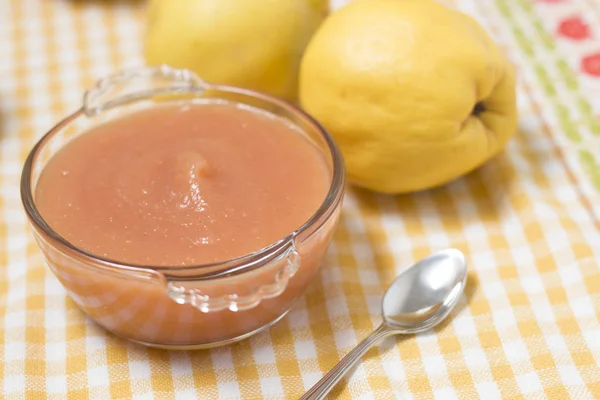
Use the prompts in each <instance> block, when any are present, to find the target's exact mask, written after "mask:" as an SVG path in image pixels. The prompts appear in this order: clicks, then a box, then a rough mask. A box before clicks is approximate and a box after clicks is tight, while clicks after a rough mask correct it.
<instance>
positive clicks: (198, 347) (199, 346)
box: [117, 308, 291, 350]
mask: <svg viewBox="0 0 600 400" xmlns="http://www.w3.org/2000/svg"><path fill="white" fill-rule="evenodd" d="M290 310H291V308H288V309H287V310H286V311H284V312H283V314H281V315H280V316H279V317H277V318H275V319H274V320H273V321H271V322H269V323H268V324H266V325H264V326H261V327H260V328H258V329H255V330H253V331H251V332H248V333H244V334H243V335H240V336H236V337H234V338H231V339H226V340H221V341H218V342H211V343H202V344H162V343H151V342H144V341H141V340H135V339H127V338H123V337H122V336H119V335H117V336H119V337H121V338H122V339H125V340H129V341H130V342H133V343H137V344H141V345H143V346H148V347H154V348H157V349H163V350H201V349H210V348H213V347H220V346H226V345H228V344H231V343H235V342H239V341H240V340H244V339H247V338H249V337H250V336H252V335H255V334H257V333H259V332H260V331H263V330H265V329H267V328H269V327H271V326H272V325H275V324H276V323H277V322H279V321H281V320H282V319H283V317H285V316H286V315H287V313H288V312H290Z"/></svg>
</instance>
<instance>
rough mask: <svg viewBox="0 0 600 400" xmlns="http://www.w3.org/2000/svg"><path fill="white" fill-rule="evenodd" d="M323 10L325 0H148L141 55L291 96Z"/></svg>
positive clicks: (219, 80) (212, 77)
mask: <svg viewBox="0 0 600 400" xmlns="http://www.w3.org/2000/svg"><path fill="white" fill-rule="evenodd" d="M328 10H329V8H328V2H327V0H150V2H149V4H148V9H147V18H148V20H147V26H146V36H145V44H144V56H145V59H146V63H147V64H149V65H157V64H168V65H170V66H173V67H176V68H186V69H190V70H192V71H194V72H195V73H197V74H198V75H199V76H200V77H201V78H203V79H204V80H206V81H208V82H211V83H220V84H226V85H233V86H240V87H245V88H249V89H254V90H259V91H263V92H267V93H270V94H273V95H276V96H280V97H283V98H286V99H288V100H294V99H296V97H297V87H298V68H299V65H300V59H301V58H302V53H303V52H304V49H305V47H306V44H307V43H308V41H309V39H310V37H311V36H312V34H313V33H314V32H315V30H316V29H317V27H318V26H319V24H320V23H321V22H322V21H323V19H324V18H325V16H326V15H327V12H328Z"/></svg>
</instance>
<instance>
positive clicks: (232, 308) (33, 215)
mask: <svg viewBox="0 0 600 400" xmlns="http://www.w3.org/2000/svg"><path fill="white" fill-rule="evenodd" d="M207 99H215V100H216V101H218V100H221V101H222V100H225V101H229V102H236V103H240V104H246V105H249V106H252V107H255V108H259V109H261V110H263V111H266V112H269V113H272V114H274V115H277V116H279V117H283V118H285V119H287V120H288V121H289V122H291V123H293V124H295V125H296V126H297V127H299V128H300V129H301V131H302V132H303V133H304V134H305V135H306V136H307V137H308V138H309V139H310V140H311V141H313V142H314V144H315V145H316V147H317V148H318V149H319V150H320V151H321V152H322V154H323V156H324V158H325V160H326V161H327V165H328V167H329V171H330V177H329V178H330V187H329V192H328V194H327V196H326V198H325V200H324V201H323V203H322V204H321V206H320V207H319V208H318V209H317V210H315V212H314V214H313V215H312V217H311V218H310V219H309V220H308V221H306V222H305V223H304V224H303V225H302V226H301V227H300V228H298V229H297V230H296V231H294V232H289V234H288V235H287V236H285V237H283V238H281V239H280V240H278V241H277V242H275V243H272V244H271V245H269V246H267V247H265V248H263V249H261V250H259V251H256V252H254V253H251V254H247V255H244V256H242V257H238V258H235V259H231V260H228V261H225V262H219V263H214V264H206V265H195V266H186V267H157V266H152V265H128V264H125V263H121V262H119V261H118V260H110V259H106V258H102V257H100V256H97V255H94V254H91V253H89V252H87V251H85V250H82V249H80V248H78V247H77V246H74V245H73V244H72V243H69V242H68V241H67V240H65V239H64V238H63V237H61V236H60V235H59V234H57V233H56V232H55V231H53V230H52V227H50V226H49V225H48V224H47V223H46V221H44V219H43V218H42V217H41V215H40V213H39V212H38V209H37V208H36V200H35V189H36V184H37V181H38V178H39V176H40V173H41V171H42V170H43V168H44V167H45V165H46V164H47V162H48V161H49V159H50V158H51V157H52V155H53V154H55V153H56V151H58V150H59V149H60V148H62V147H63V146H64V145H65V144H66V143H68V142H69V140H71V139H72V138H74V137H76V136H77V135H80V134H82V133H83V132H85V131H86V130H88V129H90V128H91V127H93V126H95V125H98V124H102V123H105V122H107V121H110V120H112V119H114V118H116V117H120V116H123V115H126V114H127V113H131V112H132V111H135V110H139V109H141V108H147V107H153V106H156V105H157V104H165V103H166V102H179V103H181V102H193V101H199V100H202V101H206V100H207ZM344 187H345V174H344V163H343V160H342V157H341V155H340V152H339V150H338V148H337V147H336V145H335V143H334V141H333V140H332V138H331V137H330V136H329V135H328V134H327V132H326V131H325V130H324V129H323V128H322V127H321V126H320V125H319V124H318V123H317V122H316V121H315V120H314V119H313V118H311V117H310V116H309V115H307V114H306V113H305V112H303V111H302V110H301V109H299V108H298V107H296V106H294V105H292V104H290V103H288V102H286V101H283V100H280V99H277V98H274V97H271V96H268V95H266V94H262V93H257V92H253V91H249V90H245V89H241V88H235V87H227V86H219V85H212V84H207V83H205V82H203V81H202V80H201V79H199V78H198V77H197V76H195V75H194V74H193V73H191V72H190V71H187V70H180V69H172V68H169V67H167V66H160V67H152V68H146V67H144V68H139V69H134V70H126V71H122V72H120V73H117V74H115V75H112V76H109V77H108V78H106V79H103V80H101V81H99V82H98V83H97V84H96V85H95V86H94V87H93V88H92V89H90V90H88V91H87V92H86V93H85V95H84V102H83V106H82V107H81V109H79V110H78V111H76V112H75V113H73V114H71V115H69V116H68V117H67V118H65V119H64V120H63V121H61V122H60V123H59V124H58V125H56V126H55V127H54V128H52V129H51V130H50V131H49V132H48V133H47V134H46V135H44V136H43V137H42V138H41V139H40V141H39V142H38V143H37V144H36V145H35V147H34V148H33V149H32V150H31V153H30V154H29V156H28V158H27V160H26V162H25V165H24V168H23V174H22V177H21V197H22V200H23V205H24V208H25V212H26V213H27V217H28V220H29V223H30V226H31V227H32V230H33V233H34V237H35V239H36V241H37V243H38V245H39V247H40V249H41V251H42V253H43V255H44V258H45V260H46V262H47V264H48V266H49V267H50V269H51V270H52V272H53V273H54V274H55V275H56V277H57V278H58V279H59V280H60V282H61V283H62V285H63V286H64V287H65V289H66V291H67V292H68V294H69V296H70V297H71V298H72V299H73V300H74V301H75V303H77V305H78V306H79V307H80V308H81V310H83V312H85V313H86V314H87V315H88V316H89V317H90V318H91V319H93V320H94V321H96V322H97V323H98V324H99V325H101V326H103V327H104V328H105V329H107V330H108V331H110V332H112V333H114V334H116V335H118V336H120V337H122V338H125V339H129V340H132V341H135V342H138V343H142V344H145V345H148V346H155V347H162V348H172V349H193V348H204V347H213V346H219V345H224V344H227V343H231V342H234V341H237V340H241V339H244V338H246V337H248V336H250V335H252V334H254V333H256V332H258V331H260V330H261V329H264V328H266V327H268V326H269V325H271V324H273V323H275V322H276V321H278V320H279V319H281V318H282V317H283V316H284V315H285V314H286V313H287V311H288V310H289V309H290V308H291V307H292V305H293V304H294V301H295V300H296V299H298V297H300V296H302V294H303V293H304V292H305V291H306V288H307V286H308V285H309V283H310V282H311V280H312V279H313V278H314V277H315V275H316V273H317V271H318V268H319V265H320V262H321V260H322V259H323V257H324V255H325V252H326V250H327V247H328V245H329V243H330V241H331V237H332V234H333V230H334V228H335V225H336V223H337V220H338V218H339V214H340V209H341V203H342V198H343V196H344Z"/></svg>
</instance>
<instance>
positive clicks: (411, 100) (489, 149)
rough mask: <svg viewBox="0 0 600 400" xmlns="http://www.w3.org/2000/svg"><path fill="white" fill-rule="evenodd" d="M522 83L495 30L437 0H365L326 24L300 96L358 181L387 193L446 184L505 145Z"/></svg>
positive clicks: (305, 68) (304, 71)
mask: <svg viewBox="0 0 600 400" xmlns="http://www.w3.org/2000/svg"><path fill="white" fill-rule="evenodd" d="M515 86H516V84H515V71H514V68H513V65H512V64H511V63H510V62H509V61H508V59H507V58H506V56H505V55H504V54H503V52H502V51H501V49H500V48H499V46H498V45H497V44H496V43H494V41H493V40H492V39H491V38H490V36H489V35H488V34H487V33H486V31H485V30H484V29H483V28H482V27H481V26H480V25H479V24H478V23H477V22H476V21H475V20H474V19H472V18H471V17H469V16H467V15H465V14H463V13H461V12H459V11H456V10H453V9H450V8H448V7H446V6H444V5H442V4H441V3H439V2H437V1H435V0H355V1H354V2H352V3H350V4H349V5H347V6H345V7H343V8H341V9H339V10H338V11H336V12H334V13H333V14H331V15H330V16H329V17H328V18H327V20H326V21H325V22H324V23H323V24H322V25H321V27H320V28H319V29H318V31H317V32H316V34H315V35H314V36H313V38H312V39H311V41H310V43H309V45H308V47H307V49H306V52H305V55H304V58H303V60H302V65H301V70H300V102H301V104H302V106H303V107H304V108H305V109H306V110H307V111H308V112H309V113H311V114H312V115H313V116H314V117H316V119H317V120H318V121H319V122H321V124H323V125H324V126H325V128H326V129H327V130H329V131H330V132H331V134H332V135H333V136H334V138H335V140H336V141H337V143H338V144H339V146H340V148H341V151H342V153H343V155H344V158H345V161H346V164H347V171H348V178H349V180H350V181H352V182H354V183H355V184H357V185H359V186H362V187H365V188H368V189H371V190H374V191H378V192H384V193H404V192H410V191H415V190H421V189H427V188H431V187H434V186H437V185H440V184H443V183H446V182H448V181H450V180H452V179H454V178H456V177H459V176H461V175H463V174H465V173H467V172H469V171H471V170H473V169H475V168H476V167H478V166H480V165H481V164H483V163H484V162H485V161H486V160H488V159H490V158H491V157H493V156H494V155H495V154H497V153H498V152H500V151H501V150H502V149H503V147H504V145H505V144H506V142H507V141H508V140H509V138H510V137H511V136H512V135H513V134H514V133H515V131H516V127H517V106H516V94H515V92H516V88H515Z"/></svg>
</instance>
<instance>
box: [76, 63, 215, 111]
mask: <svg viewBox="0 0 600 400" xmlns="http://www.w3.org/2000/svg"><path fill="white" fill-rule="evenodd" d="M209 87H210V85H209V84H207V83H206V82H204V81H203V80H202V79H201V78H200V77H198V76H197V75H196V74H195V73H193V72H192V71H190V70H187V69H177V68H172V67H169V66H168V65H160V66H155V67H145V66H144V67H136V68H132V69H127V70H123V71H121V72H117V73H115V74H113V75H109V76H108V77H106V78H104V79H101V80H99V81H98V82H97V83H96V84H95V85H94V86H93V87H92V88H91V89H89V90H87V91H86V92H85V94H84V96H83V112H84V113H85V115H87V116H88V117H93V116H95V115H98V114H100V113H101V112H102V111H104V110H106V109H110V108H113V107H116V106H119V105H123V104H126V103H130V102H133V101H138V100H142V99H145V98H150V97H153V96H157V95H161V94H176V93H190V92H195V93H202V92H204V91H205V90H207V89H208V88H209Z"/></svg>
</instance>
